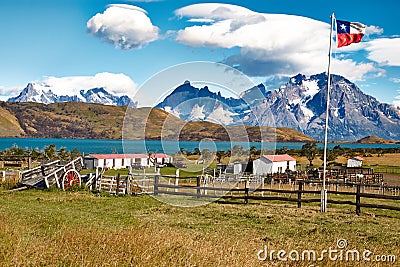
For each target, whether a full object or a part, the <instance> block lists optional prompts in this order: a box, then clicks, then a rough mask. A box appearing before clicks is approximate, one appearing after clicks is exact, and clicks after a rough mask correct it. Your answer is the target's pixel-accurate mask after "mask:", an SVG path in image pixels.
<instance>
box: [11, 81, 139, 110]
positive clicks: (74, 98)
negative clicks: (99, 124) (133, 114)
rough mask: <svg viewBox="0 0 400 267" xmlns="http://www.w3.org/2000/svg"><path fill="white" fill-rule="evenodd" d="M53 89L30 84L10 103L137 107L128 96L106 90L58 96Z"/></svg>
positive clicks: (94, 89) (100, 89) (96, 89)
mask: <svg viewBox="0 0 400 267" xmlns="http://www.w3.org/2000/svg"><path fill="white" fill-rule="evenodd" d="M52 89H53V88H52V87H50V86H48V85H46V84H40V83H29V84H28V85H27V86H26V87H25V88H24V89H23V90H22V91H21V92H20V94H19V95H18V96H16V97H12V98H9V99H8V101H9V102H37V103H43V104H51V103H57V102H86V103H98V104H104V105H115V106H128V105H130V106H136V103H135V102H134V101H133V100H131V99H130V98H129V97H128V96H115V95H113V94H110V93H109V92H107V91H106V90H105V89H104V88H93V89H89V90H86V91H85V90H80V92H79V94H74V95H56V94H54V93H53V90H52Z"/></svg>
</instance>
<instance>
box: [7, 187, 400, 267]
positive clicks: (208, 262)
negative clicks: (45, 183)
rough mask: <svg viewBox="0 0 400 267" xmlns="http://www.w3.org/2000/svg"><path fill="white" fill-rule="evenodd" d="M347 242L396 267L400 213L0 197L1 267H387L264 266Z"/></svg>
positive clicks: (36, 194) (86, 195)
mask: <svg viewBox="0 0 400 267" xmlns="http://www.w3.org/2000/svg"><path fill="white" fill-rule="evenodd" d="M341 238H342V239H346V240H347V243H348V246H347V248H346V249H352V250H353V249H357V250H359V251H361V252H362V251H364V250H365V249H368V250H370V251H372V253H373V254H372V255H395V256H397V262H396V263H395V264H392V263H390V264H387V265H383V266H398V264H399V259H398V257H400V212H394V211H382V210H374V209H362V215H361V216H356V215H355V212H354V207H351V206H333V207H332V206H330V205H329V206H328V212H327V213H320V212H319V207H318V205H305V206H304V207H303V208H301V209H297V208H296V207H295V205H293V204H284V203H277V202H274V203H253V204H249V205H244V204H223V203H211V204H209V205H206V206H201V207H195V208H183V207H174V206H170V205H167V204H163V203H160V202H158V201H156V200H155V199H153V198H152V197H150V196H146V195H142V196H136V197H133V196H121V197H120V196H118V197H115V196H97V195H95V194H93V193H91V192H87V191H78V192H62V191H58V190H44V191H37V190H28V191H21V192H13V193H10V192H6V191H0V266H311V265H313V264H314V266H380V265H376V263H373V264H372V263H367V262H364V261H360V262H354V261H352V262H346V261H344V260H343V261H330V260H328V257H327V256H326V257H325V260H324V261H322V262H313V261H297V262H294V261H288V262H283V263H282V262H280V261H278V260H275V261H272V262H271V261H269V260H267V261H264V262H263V261H260V260H259V259H258V258H257V253H258V252H259V251H260V250H263V249H264V246H265V245H267V246H268V249H269V250H271V249H274V250H277V251H278V250H285V251H287V252H289V251H291V250H298V251H304V250H307V249H308V250H315V251H317V252H318V251H319V252H321V251H323V250H328V249H329V248H332V249H335V248H336V245H337V244H336V242H337V240H338V239H341ZM260 255H261V254H260ZM374 264H375V265H374ZM396 264H397V265H396Z"/></svg>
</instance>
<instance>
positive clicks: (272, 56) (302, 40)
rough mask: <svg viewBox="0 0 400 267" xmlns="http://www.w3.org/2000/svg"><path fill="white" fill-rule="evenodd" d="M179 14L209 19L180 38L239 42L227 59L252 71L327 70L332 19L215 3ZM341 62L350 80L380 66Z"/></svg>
mask: <svg viewBox="0 0 400 267" xmlns="http://www.w3.org/2000/svg"><path fill="white" fill-rule="evenodd" d="M175 14H176V15H177V16H178V17H180V18H182V17H188V18H189V21H191V20H193V19H196V21H197V22H201V21H202V20H204V21H205V22H207V23H204V24H203V25H193V26H189V27H186V28H184V29H182V30H180V31H178V32H177V36H176V41H178V42H180V43H183V44H186V45H188V46H194V47H199V46H201V47H211V48H233V47H239V48H240V53H239V54H236V55H233V56H230V57H228V58H227V59H226V60H225V63H227V64H228V65H231V66H239V69H240V70H241V71H243V72H244V73H246V74H248V75H250V76H268V75H281V76H291V75H294V74H297V73H303V74H306V75H310V74H315V73H320V72H324V71H326V68H327V64H328V57H327V54H328V48H329V31H330V24H329V23H325V22H321V21H317V20H314V19H310V18H306V17H301V16H294V15H285V14H266V13H258V12H254V11H251V10H249V9H247V8H243V7H240V6H235V5H228V4H216V3H214V4H195V5H190V6H186V7H184V8H181V9H178V10H176V11H175ZM369 32H370V34H372V33H375V34H377V33H380V32H381V29H380V28H378V27H374V26H371V27H369ZM363 48H364V46H356V47H353V48H352V49H353V50H354V49H358V50H359V49H363ZM343 52H345V51H343ZM336 63H337V65H336V67H335V70H337V71H336V72H335V73H339V74H345V76H346V77H347V78H349V79H351V80H360V79H362V78H363V77H364V75H365V74H366V73H368V72H380V71H381V70H380V69H376V68H375V67H374V65H373V64H370V63H356V62H355V61H353V60H350V59H339V58H338V59H336V60H335V64H336Z"/></svg>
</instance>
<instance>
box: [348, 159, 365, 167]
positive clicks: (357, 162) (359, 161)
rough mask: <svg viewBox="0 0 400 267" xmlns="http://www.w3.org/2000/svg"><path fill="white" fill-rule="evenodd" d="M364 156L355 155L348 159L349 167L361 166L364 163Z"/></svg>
mask: <svg viewBox="0 0 400 267" xmlns="http://www.w3.org/2000/svg"><path fill="white" fill-rule="evenodd" d="M363 160H364V159H363V158H362V157H354V158H351V159H348V160H347V167H349V168H360V167H361V166H362V163H363Z"/></svg>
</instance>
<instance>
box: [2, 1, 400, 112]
mask: <svg viewBox="0 0 400 267" xmlns="http://www.w3.org/2000/svg"><path fill="white" fill-rule="evenodd" d="M326 2H329V3H326ZM227 4H229V5H227ZM398 9H399V4H398V3H397V2H396V1H393V0H381V1H379V2H377V1H371V0H364V1H348V0H347V1H343V0H337V1H320V0H313V1H307V0H305V1H293V0H265V1H218V2H213V4H207V2H204V1H203V2H202V1H189V0H174V1H172V0H164V1H151V0H148V1H145V0H142V1H103V0H57V1H55V0H52V1H49V0H30V1H29V0H2V1H0V36H1V49H0V59H1V61H0V62H1V64H0V99H3V100H4V99H7V98H8V97H10V96H15V95H16V94H17V93H18V92H19V91H20V90H22V89H23V88H24V87H25V86H26V84H27V83H29V82H38V83H45V84H48V85H50V86H52V88H53V87H54V88H59V89H60V90H62V92H66V91H67V90H75V89H77V90H79V89H88V88H90V87H94V86H104V87H106V88H107V89H109V90H110V91H112V92H114V93H117V94H128V95H130V96H134V94H135V92H136V91H137V90H138V89H140V88H141V86H142V85H143V84H144V83H145V82H146V80H148V79H149V78H151V77H152V76H153V75H155V74H156V73H158V72H160V71H163V70H164V69H166V68H169V67H171V66H174V65H176V64H182V63H185V62H191V61H211V62H220V63H224V64H228V65H230V66H234V67H235V68H238V69H239V70H241V71H242V72H243V73H244V74H246V75H247V76H249V77H250V79H252V80H253V81H254V82H255V83H259V82H263V83H264V84H265V85H266V86H267V87H268V88H270V89H274V88H276V87H277V86H278V85H279V84H280V83H283V82H285V81H287V77H290V76H293V75H295V74H297V73H303V74H306V75H311V74H317V73H320V72H323V71H326V68H327V54H328V43H329V23H330V15H331V13H332V12H335V15H336V17H337V18H338V19H341V20H348V21H359V22H362V23H364V24H366V25H367V31H366V33H367V34H366V36H365V37H364V39H363V41H362V42H361V43H359V44H352V45H350V46H348V47H345V48H340V49H334V54H333V56H334V60H333V65H332V72H333V73H338V74H341V75H343V76H345V77H346V78H348V79H350V80H351V81H353V82H355V83H356V84H357V85H358V86H359V87H360V88H361V89H362V90H363V91H364V92H365V93H368V94H371V95H373V96H374V97H376V98H378V100H380V101H382V102H386V103H397V104H398V105H400V96H399V95H400V92H399V91H398V90H400V53H399V52H398V50H399V49H398V47H400V30H399V29H400V27H399V23H398ZM182 82H183V81H182ZM77 87H80V88H77ZM169 89H170V88H162V86H161V85H160V88H154V89H147V90H154V92H151V93H152V94H156V95H161V94H163V93H165V90H169ZM244 89H247V88H243V90H244ZM396 101H397V102H396Z"/></svg>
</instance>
